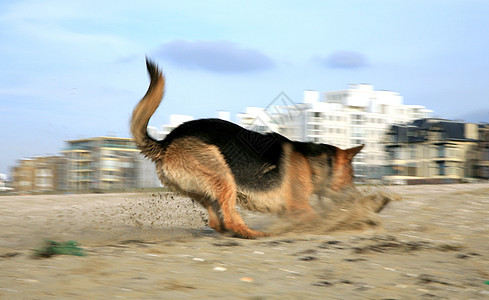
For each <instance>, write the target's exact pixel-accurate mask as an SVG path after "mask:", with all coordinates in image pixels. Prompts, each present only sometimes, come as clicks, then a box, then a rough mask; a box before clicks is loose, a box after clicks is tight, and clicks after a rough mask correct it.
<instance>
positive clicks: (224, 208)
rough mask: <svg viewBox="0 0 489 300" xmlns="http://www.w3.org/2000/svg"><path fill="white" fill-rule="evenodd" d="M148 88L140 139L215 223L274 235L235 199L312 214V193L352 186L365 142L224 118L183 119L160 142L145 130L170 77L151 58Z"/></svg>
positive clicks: (166, 177) (172, 183) (136, 125)
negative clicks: (291, 135) (339, 141)
mask: <svg viewBox="0 0 489 300" xmlns="http://www.w3.org/2000/svg"><path fill="white" fill-rule="evenodd" d="M146 65H147V69H148V73H149V76H150V79H151V82H150V84H149V88H148V90H147V92H146V94H145V95H144V97H143V98H142V99H141V100H140V101H139V103H138V104H137V105H136V107H135V108H134V111H133V115H132V120H131V132H132V135H133V136H134V139H135V142H136V145H137V146H138V148H139V149H140V150H141V153H143V154H144V155H145V156H146V157H148V158H150V159H151V160H152V161H153V162H154V163H155V165H156V172H157V174H158V177H159V179H160V180H161V182H162V183H163V184H164V185H165V186H168V187H171V188H173V190H175V191H177V192H179V193H181V194H183V195H185V196H188V197H190V198H192V199H194V200H195V201H197V202H199V203H200V204H202V205H203V206H204V207H205V208H206V209H207V212H208V214H209V226H210V227H211V228H213V229H214V230H216V231H218V232H220V233H225V232H230V233H231V234H234V235H236V236H239V237H242V238H255V237H261V236H266V235H268V234H267V233H265V232H261V231H256V230H253V229H250V228H249V227H248V226H247V225H246V224H245V222H244V221H243V219H242V217H241V216H240V215H239V213H238V212H237V210H236V204H240V205H241V206H243V207H245V208H247V209H250V210H253V211H260V212H269V213H275V214H284V213H286V214H289V215H292V216H305V215H308V214H311V215H314V214H315V213H314V211H313V209H312V207H311V206H310V204H309V199H310V198H311V196H312V195H314V194H316V195H324V194H325V193H326V192H327V191H328V190H334V191H339V190H342V189H344V188H347V187H351V186H352V185H353V180H352V178H353V169H352V164H351V162H352V159H353V157H354V156H355V155H356V154H357V153H358V152H360V150H361V149H362V148H363V146H364V145H361V146H358V147H354V148H350V149H346V150H342V149H340V148H338V147H335V146H332V145H326V144H315V143H304V142H296V141H291V140H289V139H287V138H286V137H284V136H282V135H280V134H277V133H268V134H261V133H257V132H254V131H250V130H247V129H244V128H242V127H240V126H238V125H235V124H233V123H231V122H227V121H224V120H220V119H200V120H194V121H189V122H186V123H183V124H182V125H180V126H178V127H177V128H175V129H174V130H173V131H172V132H170V133H169V134H168V135H167V136H166V137H165V139H163V140H161V141H158V140H155V139H153V138H152V137H151V136H149V135H148V133H147V126H148V122H149V119H150V118H151V116H152V115H153V113H154V112H155V111H156V109H157V108H158V106H159V104H160V102H161V100H162V98H163V94H164V88H165V77H164V75H163V74H162V73H161V71H160V70H159V69H158V67H157V65H156V64H155V63H154V62H153V61H151V60H149V59H148V58H147V59H146Z"/></svg>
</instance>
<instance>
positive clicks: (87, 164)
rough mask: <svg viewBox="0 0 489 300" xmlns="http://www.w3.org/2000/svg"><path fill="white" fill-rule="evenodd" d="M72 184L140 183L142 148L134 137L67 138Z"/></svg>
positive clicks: (120, 185) (101, 187)
mask: <svg viewBox="0 0 489 300" xmlns="http://www.w3.org/2000/svg"><path fill="white" fill-rule="evenodd" d="M67 143H68V147H67V148H66V149H65V150H64V151H63V153H64V155H65V157H66V159H67V162H68V168H67V169H68V172H67V180H68V187H69V189H70V190H73V191H87V190H111V189H128V188H129V189H130V188H135V187H136V173H137V172H136V167H137V166H136V161H137V156H138V154H139V150H138V149H137V148H136V145H135V144H134V142H133V140H132V139H130V138H120V137H95V138H87V139H80V140H72V141H67Z"/></svg>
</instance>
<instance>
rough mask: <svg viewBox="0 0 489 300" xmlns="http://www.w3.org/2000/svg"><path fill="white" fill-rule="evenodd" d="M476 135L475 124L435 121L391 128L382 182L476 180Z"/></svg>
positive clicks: (387, 138)
mask: <svg viewBox="0 0 489 300" xmlns="http://www.w3.org/2000/svg"><path fill="white" fill-rule="evenodd" d="M479 131H480V127H479V125H478V124H471V123H464V122H461V121H451V120H444V119H435V118H427V119H420V120H415V121H414V122H412V123H410V124H398V125H393V126H391V127H390V129H389V131H388V133H387V136H386V141H385V148H386V152H387V154H388V169H387V175H386V176H385V177H384V180H385V182H388V183H398V184H415V183H452V182H461V181H464V180H466V179H468V178H475V177H478V174H477V171H478V165H479V147H480V145H481V144H480V140H479V137H480V136H479ZM486 153H487V152H486ZM484 163H485V161H484Z"/></svg>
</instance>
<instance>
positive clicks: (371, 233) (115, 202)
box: [0, 183, 489, 299]
mask: <svg viewBox="0 0 489 300" xmlns="http://www.w3.org/2000/svg"><path fill="white" fill-rule="evenodd" d="M377 189H378V190H375V189H374V190H373V192H374V193H378V192H377V191H383V192H384V193H385V192H388V193H391V194H392V195H396V196H400V198H401V200H400V201H392V202H390V203H389V204H388V205H387V206H386V207H385V208H384V209H383V210H382V211H381V212H380V213H378V214H375V216H374V215H373V214H374V213H373V212H367V213H366V212H365V210H364V207H361V209H360V208H358V207H356V205H357V203H356V202H355V203H353V202H352V203H349V206H348V207H341V206H338V209H336V210H334V209H333V210H332V211H331V212H329V213H326V214H325V221H324V222H323V223H321V222H319V223H314V224H297V223H290V222H289V221H288V220H285V221H284V219H283V218H278V217H274V216H268V215H261V214H255V213H251V212H247V211H242V214H243V217H244V219H245V221H246V222H247V224H249V225H250V227H252V228H255V229H260V230H267V231H272V232H274V235H273V236H271V237H266V238H259V239H255V240H246V239H239V238H233V237H227V236H222V235H220V234H218V233H216V232H214V231H213V230H211V229H210V228H208V227H207V226H206V225H205V224H206V219H207V216H206V212H205V210H204V209H202V208H201V207H200V206H199V205H198V204H196V203H193V202H192V201H191V200H189V199H186V198H182V197H178V196H175V195H173V194H169V193H125V194H79V195H32V196H1V197H0V228H1V231H0V299H210V298H218V299H489V183H479V184H454V185H420V186H392V187H379V188H377ZM353 211H355V213H352V212H353ZM343 214H344V216H345V217H343V216H342V215H343ZM359 220H360V221H359ZM333 221H334V222H333ZM353 223H357V224H356V225H358V226H349V224H350V225H351V224H353ZM333 224H334V226H332V225H333ZM360 225H361V226H360ZM45 239H49V240H54V241H60V242H63V241H69V240H74V241H76V242H77V243H78V244H79V246H80V247H81V248H82V249H83V251H84V253H85V254H86V255H85V256H73V255H55V256H52V257H50V258H42V259H36V258H33V256H32V254H33V249H38V248H39V247H41V246H42V245H43V241H44V240H45Z"/></svg>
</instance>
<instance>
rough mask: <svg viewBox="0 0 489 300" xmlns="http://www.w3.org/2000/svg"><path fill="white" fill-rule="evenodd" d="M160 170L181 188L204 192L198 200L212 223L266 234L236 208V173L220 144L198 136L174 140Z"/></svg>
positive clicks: (245, 234) (240, 233) (221, 227)
mask: <svg viewBox="0 0 489 300" xmlns="http://www.w3.org/2000/svg"><path fill="white" fill-rule="evenodd" d="M160 173H161V176H160V177H163V178H165V179H166V180H167V181H169V182H171V185H173V186H176V187H177V188H178V190H180V191H184V192H186V193H187V194H189V195H190V194H195V195H202V197H203V198H202V199H195V200H197V201H199V202H200V203H201V204H202V205H203V206H204V207H206V208H207V211H208V213H209V226H210V227H212V228H214V229H216V230H217V231H219V232H224V231H226V230H229V231H233V232H234V233H235V234H236V235H237V236H240V237H244V238H253V237H259V236H265V235H266V234H265V233H263V232H260V231H255V230H252V229H250V228H249V227H248V226H247V225H246V224H245V222H244V221H243V219H242V218H241V216H240V215H239V213H238V212H237V210H236V196H237V193H236V183H235V181H234V176H233V174H232V172H231V170H230V168H229V166H228V165H227V163H226V161H225V159H224V157H223V156H222V154H221V152H220V151H219V149H218V148H217V147H215V146H213V145H208V144H206V143H204V142H202V141H200V140H198V139H197V138H182V139H180V140H175V141H173V142H172V144H170V145H169V146H168V148H167V149H166V152H165V154H164V157H163V160H162V163H161V172H160ZM206 199H209V201H207V200H206ZM203 200H206V201H203ZM219 211H220V214H219ZM221 216H222V219H221Z"/></svg>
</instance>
